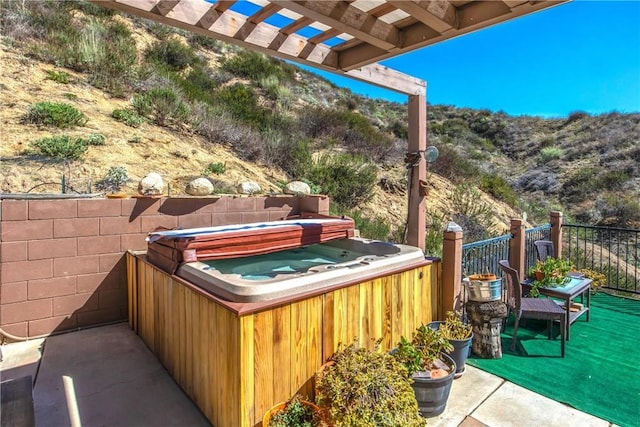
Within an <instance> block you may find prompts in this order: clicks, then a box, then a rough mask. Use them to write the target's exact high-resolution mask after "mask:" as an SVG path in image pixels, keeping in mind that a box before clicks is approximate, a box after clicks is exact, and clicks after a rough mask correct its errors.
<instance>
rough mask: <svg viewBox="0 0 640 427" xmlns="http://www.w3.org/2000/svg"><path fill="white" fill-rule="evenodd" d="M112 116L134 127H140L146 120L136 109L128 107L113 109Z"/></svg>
mask: <svg viewBox="0 0 640 427" xmlns="http://www.w3.org/2000/svg"><path fill="white" fill-rule="evenodd" d="M111 117H113V118H114V119H116V120H117V121H119V122H122V123H124V124H125V125H127V126H131V127H132V128H137V127H140V125H141V124H143V123H144V122H145V121H146V120H145V118H144V117H142V116H140V115H139V114H138V113H137V112H136V111H135V110H130V109H128V108H127V109H120V108H118V109H115V110H113V112H112V113H111Z"/></svg>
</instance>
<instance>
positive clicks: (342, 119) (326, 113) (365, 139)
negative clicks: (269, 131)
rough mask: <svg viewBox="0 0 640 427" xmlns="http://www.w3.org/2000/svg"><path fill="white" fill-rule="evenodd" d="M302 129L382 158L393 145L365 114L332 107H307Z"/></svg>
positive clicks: (301, 117) (315, 136)
mask: <svg viewBox="0 0 640 427" xmlns="http://www.w3.org/2000/svg"><path fill="white" fill-rule="evenodd" d="M300 129H301V131H302V132H303V133H305V134H306V135H308V136H310V137H312V138H333V139H335V140H338V141H340V142H342V143H343V144H344V145H346V146H347V147H348V148H349V149H350V150H351V151H352V152H354V153H356V154H359V155H362V156H365V157H367V158H369V159H374V160H380V159H383V158H384V157H385V155H386V153H387V152H388V151H389V150H390V149H392V148H393V144H392V142H391V139H390V138H389V137H388V136H387V135H386V134H383V133H382V132H380V131H379V130H378V129H376V128H375V127H374V126H373V125H372V124H371V122H370V121H369V119H368V118H367V117H365V116H363V115H362V114H360V113H358V112H355V111H349V110H336V109H331V108H323V107H315V108H307V109H305V110H304V111H303V112H302V114H301V115H300Z"/></svg>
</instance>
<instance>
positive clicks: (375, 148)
mask: <svg viewBox="0 0 640 427" xmlns="http://www.w3.org/2000/svg"><path fill="white" fill-rule="evenodd" d="M10 6H11V7H5V8H4V9H0V12H1V15H0V18H2V21H1V23H2V27H3V31H2V34H3V37H2V39H1V40H0V63H1V64H2V73H1V76H0V90H1V91H2V94H3V96H2V101H1V102H2V109H0V124H1V129H0V135H1V139H2V145H1V146H0V156H1V163H0V168H1V169H0V191H1V192H6V193H21V192H32V193H33V192H37V193H46V192H59V191H60V183H61V178H62V176H63V175H64V177H65V180H66V184H67V186H68V188H70V189H71V190H75V191H78V192H87V191H88V189H89V184H90V183H91V189H92V190H93V191H95V190H96V189H100V186H99V184H100V183H101V182H103V181H104V179H105V176H106V175H107V173H108V171H109V169H110V168H111V167H114V166H124V167H126V171H127V173H128V176H129V178H130V180H129V182H128V184H127V185H126V189H125V190H126V191H128V192H129V193H134V192H135V188H136V186H137V182H138V180H139V179H140V178H142V177H143V176H145V175H146V174H148V173H149V172H152V171H153V172H158V173H160V174H161V175H162V176H163V178H164V179H165V181H166V182H168V183H169V185H170V191H171V195H179V194H184V189H185V186H186V184H187V183H188V182H189V181H190V180H191V179H193V178H195V177H199V176H207V177H208V178H209V179H210V180H211V181H212V182H213V183H214V188H215V190H214V191H215V192H216V193H217V194H229V193H234V191H235V186H236V185H237V184H238V183H240V182H243V181H247V180H252V181H255V182H257V183H258V184H259V185H260V186H261V187H262V189H263V191H264V192H269V191H275V192H279V191H280V188H281V186H282V183H283V182H286V181H288V180H291V179H304V180H306V181H308V182H310V183H311V184H312V186H313V187H316V188H317V189H319V191H320V192H323V193H328V194H330V195H331V196H332V199H333V200H337V201H340V203H337V205H339V206H340V207H341V208H342V211H343V212H346V213H348V214H352V215H353V214H356V216H361V217H363V218H366V219H367V220H368V221H369V222H371V221H372V222H373V223H374V224H373V225H374V227H373V228H376V227H375V225H376V224H377V223H379V222H381V221H382V222H386V223H388V224H390V226H391V228H390V229H385V228H384V227H378V228H380V230H378V231H379V233H378V236H377V237H382V236H380V235H379V234H380V233H382V234H386V237H388V238H396V239H398V238H399V236H400V235H401V230H402V228H403V224H404V221H405V218H406V206H407V203H406V198H407V196H406V175H407V170H406V168H405V166H404V164H403V161H402V158H403V155H404V152H405V150H406V149H405V148H404V147H406V139H405V138H406V114H407V112H406V106H405V105H401V104H397V103H390V102H386V101H381V100H373V99H369V98H365V97H361V96H358V95H354V94H353V93H351V92H350V91H348V90H346V89H341V88H337V87H335V86H333V85H332V84H331V83H329V82H328V81H326V80H324V79H322V78H319V77H317V76H315V75H313V74H310V73H308V72H306V71H303V70H301V69H299V68H297V67H295V66H292V65H289V64H285V63H283V62H280V61H274V60H268V59H265V58H264V57H262V56H260V55H255V54H251V53H247V52H246V51H243V50H241V49H238V48H234V47H232V46H229V45H225V44H223V43H220V42H216V41H212V40H203V39H202V38H198V37H197V36H194V35H190V34H185V33H184V32H181V31H180V30H175V29H172V28H170V27H165V26H162V25H159V24H155V23H150V22H148V21H144V20H139V19H131V18H129V17H127V16H126V15H118V14H113V13H112V12H108V13H107V12H104V11H102V10H100V8H97V7H95V6H90V5H87V4H85V3H64V6H63V7H59V8H51V7H50V5H49V6H47V5H46V4H45V3H41V4H34V3H28V4H27V7H21V6H20V5H19V4H18V2H15V3H12V4H10ZM35 23H38V24H39V25H40V26H41V27H42V26H43V23H44V28H41V27H34V25H35ZM54 24H55V25H54ZM48 25H50V26H48ZM65 25H66V26H67V27H64V26H65ZM60 27H63V28H71V29H72V30H73V31H71V35H74V34H75V35H74V36H73V37H72V36H71V35H69V34H67V33H69V30H66V31H67V33H65V35H64V37H67V38H68V40H66V41H64V42H60V40H59V39H60V38H61V37H62V36H61V35H60V33H59V31H60V30H59V29H58V28H60ZM74 31H75V32H74ZM91 31H94V32H95V33H91ZM87 34H89V35H91V37H89V36H88V35H87ZM88 37H89V38H88ZM99 37H104V41H105V42H106V41H108V42H109V43H110V46H115V47H113V48H112V49H113V50H112V51H111V53H108V52H107V53H105V52H104V51H103V50H100V46H99V45H98V43H100V40H98V41H97V42H96V40H95V39H96V38H99ZM109 37H111V38H114V37H115V38H116V39H109ZM118 37H119V38H118ZM76 39H77V40H76ZM69 40H71V41H69ZM78 40H79V42H78ZM74 43H79V44H78V46H80V47H78V48H76V47H74V46H75V44H74ZM88 44H89V45H88ZM87 45H88V46H87ZM122 46H124V47H122ZM116 47H118V49H121V50H118V49H116ZM91 48H93V49H95V51H91ZM87 51H89V52H90V53H91V55H88V54H87ZM113 52H116V54H117V55H116V56H115V57H109V56H108V55H109V54H111V55H114V54H113ZM118 55H119V56H118ZM91 61H93V62H91ZM120 61H122V64H120ZM127 61H128V62H127ZM118 66H119V68H118ZM154 91H156V93H157V92H159V91H163V92H162V93H163V94H165V95H166V94H169V95H172V96H174V97H175V100H177V101H175V102H176V104H175V105H174V106H172V107H175V108H174V109H173V110H170V111H169V112H168V113H167V111H168V110H162V111H160V110H159V109H160V107H165V108H166V107H167V105H166V104H167V103H168V101H167V99H163V102H165V104H163V105H159V104H158V101H157V100H151V101H150V100H149V97H148V94H150V93H154ZM42 102H52V103H59V104H67V105H70V106H72V107H74V108H75V109H77V110H78V111H80V112H81V113H82V114H84V115H85V116H86V123H84V124H82V125H80V126H75V127H70V128H58V127H55V126H51V125H43V124H41V123H33V121H32V120H27V119H26V118H27V117H29V114H30V111H31V109H32V108H33V106H34V105H35V104H36V103H42ZM153 102H155V103H156V104H152V106H153V107H154V108H155V110H150V109H149V108H150V107H149V105H147V104H149V103H153ZM144 103H147V104H144ZM180 108H183V109H184V112H183V113H182V115H179V114H178V112H179V111H182V110H180ZM116 110H122V111H126V112H127V114H134V113H136V115H137V114H138V113H140V114H141V115H142V116H143V119H144V120H143V121H142V122H141V124H139V125H138V126H137V127H134V126H131V125H127V124H126V123H125V122H124V121H122V120H118V119H116V118H114V112H115V111H116ZM160 113H162V116H161V115H160ZM428 114H429V116H428V119H429V123H428V132H429V144H431V145H435V146H437V147H438V148H439V149H440V158H439V159H438V160H437V161H436V162H435V163H433V164H432V165H430V169H429V179H428V181H429V185H430V190H429V196H428V199H427V205H428V211H429V215H428V224H427V227H428V228H429V229H432V230H439V229H441V227H442V226H443V225H444V224H445V223H446V222H447V221H449V220H456V221H457V222H459V223H461V224H463V227H464V228H465V230H471V229H473V230H477V233H475V234H474V235H473V236H472V237H474V238H482V237H486V236H489V235H495V234H500V233H503V232H504V231H505V230H506V229H507V228H508V223H509V218H511V217H515V216H520V215H522V213H526V214H527V215H528V217H529V218H530V219H531V220H533V222H534V223H535V222H536V221H545V220H546V218H547V212H548V210H549V209H560V210H563V211H565V212H567V213H568V214H570V215H573V216H575V217H580V215H582V216H583V217H584V218H589V216H590V217H591V218H590V219H592V220H593V222H597V221H601V220H604V219H607V221H609V222H617V223H619V219H620V217H621V216H623V215H621V213H622V214H624V215H625V217H624V218H623V219H624V221H626V223H630V224H633V223H634V221H638V220H639V219H640V208H639V207H637V206H636V205H634V201H635V203H636V204H637V199H638V195H639V194H640V193H639V191H640V190H639V189H640V178H639V177H640V171H639V170H638V169H639V168H638V163H639V162H640V159H639V156H640V147H639V144H638V135H639V134H640V115H638V114H635V115H633V114H626V115H624V114H617V113H611V114H610V115H605V116H600V117H591V116H589V115H586V114H582V113H575V114H573V115H572V116H571V117H569V118H567V119H553V120H545V119H540V118H535V117H510V116H507V115H505V114H503V113H492V112H489V111H485V110H482V111H475V110H469V109H459V108H455V107H451V106H438V105H430V106H429V109H428ZM92 134H99V135H102V136H103V137H104V138H103V139H104V143H103V145H99V144H98V145H95V146H94V145H91V146H90V147H88V149H87V150H86V152H85V153H84V154H83V155H82V156H81V157H80V158H78V159H77V160H69V159H67V160H60V159H54V158H52V157H50V156H44V155H42V153H38V152H37V151H35V152H34V149H33V142H34V141H37V140H39V139H42V138H49V137H51V136H58V137H60V136H69V137H70V138H71V139H74V138H86V137H87V135H92ZM347 153H351V154H353V155H354V156H356V157H353V158H351V159H350V160H348V161H347V160H344V159H345V157H344V155H345V154H347ZM326 155H329V156H330V157H331V158H332V159H338V160H327V159H326V157H325V156H326ZM354 159H356V160H354ZM323 162H324V163H323ZM341 162H342V163H341ZM345 162H346V163H345ZM211 166H214V167H213V168H211ZM208 168H209V170H208V171H207V169H208ZM212 171H215V172H212ZM367 171H369V172H371V173H373V175H372V176H371V177H370V178H367V176H366V174H365V173H364V172H367ZM611 171H616V173H613V172H611ZM216 172H217V173H216ZM343 172H345V173H347V175H346V176H350V177H351V178H343V180H342V181H338V177H339V176H341V175H340V174H341V173H343ZM350 174H351V175H350ZM365 178H366V179H367V181H366V183H365V182H364V180H365ZM361 180H362V182H363V184H362V188H367V189H368V193H366V194H363V195H361V194H359V193H358V196H357V197H356V196H353V197H352V196H349V194H356V193H347V195H346V196H347V197H345V195H344V194H341V193H340V191H341V190H343V189H344V187H348V188H347V190H349V191H352V189H351V188H350V187H349V186H350V185H351V184H353V182H354V181H355V183H356V184H360V181H361ZM365 184H366V185H365ZM603 185H604V187H603ZM362 188H355V189H353V191H356V190H357V191H360V190H362ZM567 194H568V195H567ZM634 197H635V198H634ZM345 200H346V202H345ZM612 200H613V201H615V202H616V203H617V205H615V206H613V208H612V207H611V205H610V202H611V201H612ZM351 201H353V202H354V203H353V206H348V204H349V202H351ZM505 202H506V203H505ZM603 205H604V207H603ZM567 207H568V208H567ZM585 213H586V214H585Z"/></svg>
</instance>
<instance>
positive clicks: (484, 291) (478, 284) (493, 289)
mask: <svg viewBox="0 0 640 427" xmlns="http://www.w3.org/2000/svg"><path fill="white" fill-rule="evenodd" d="M472 277H473V276H471V278H469V280H466V279H465V280H464V284H465V286H466V288H467V295H468V297H469V301H479V302H484V301H500V300H501V299H502V279H501V278H500V279H499V278H496V279H493V280H473V279H472Z"/></svg>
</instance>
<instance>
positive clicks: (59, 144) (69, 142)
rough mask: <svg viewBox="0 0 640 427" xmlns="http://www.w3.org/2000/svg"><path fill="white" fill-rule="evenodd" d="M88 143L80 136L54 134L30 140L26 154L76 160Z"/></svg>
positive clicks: (84, 150) (85, 149)
mask: <svg viewBox="0 0 640 427" xmlns="http://www.w3.org/2000/svg"><path fill="white" fill-rule="evenodd" d="M87 148H88V144H87V142H86V141H85V140H83V139H82V138H71V137H70V136H69V135H56V136H51V137H46V138H40V139H38V140H36V141H33V142H31V144H30V148H29V149H28V150H26V152H25V153H26V154H40V155H42V156H46V157H52V158H54V159H59V160H77V159H79V158H80V157H82V155H83V154H84V153H85V152H86V151H87Z"/></svg>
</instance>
